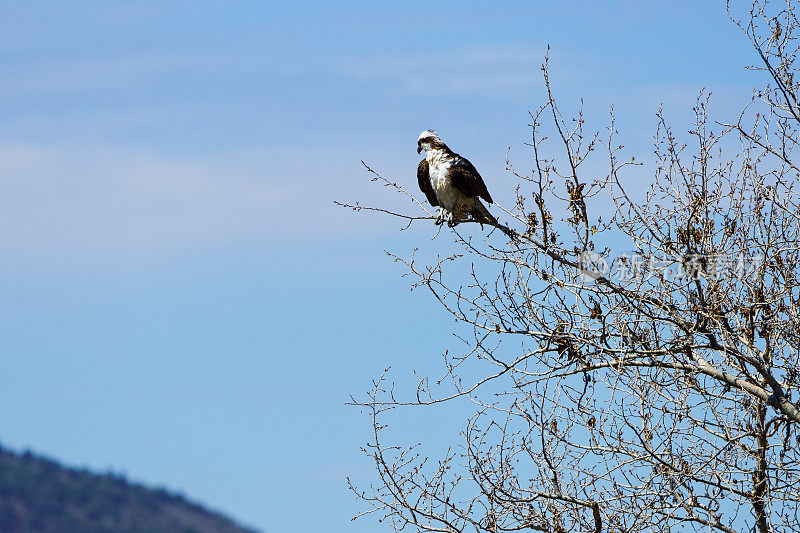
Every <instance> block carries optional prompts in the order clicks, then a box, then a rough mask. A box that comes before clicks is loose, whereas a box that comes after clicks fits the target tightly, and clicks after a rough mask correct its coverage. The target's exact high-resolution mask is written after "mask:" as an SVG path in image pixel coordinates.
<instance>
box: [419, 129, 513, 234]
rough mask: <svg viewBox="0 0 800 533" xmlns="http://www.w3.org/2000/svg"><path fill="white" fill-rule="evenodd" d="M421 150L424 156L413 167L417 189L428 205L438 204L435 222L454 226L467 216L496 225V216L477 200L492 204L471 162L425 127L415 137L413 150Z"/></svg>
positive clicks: (484, 185) (481, 179)
mask: <svg viewBox="0 0 800 533" xmlns="http://www.w3.org/2000/svg"><path fill="white" fill-rule="evenodd" d="M422 150H425V154H426V157H425V159H423V160H422V161H420V162H419V166H418V167H417V181H418V182H419V188H420V189H421V190H422V192H424V193H425V197H426V198H427V199H428V201H429V202H430V203H431V205H432V206H434V207H436V206H439V207H440V209H439V214H438V215H437V216H436V224H442V223H443V222H444V221H445V219H446V220H447V225H448V226H450V227H453V226H455V225H456V224H458V223H459V222H462V221H464V220H468V219H467V215H469V216H470V217H472V220H475V221H477V222H480V223H481V224H483V223H488V224H497V219H496V218H494V217H493V216H492V214H491V213H489V210H488V209H486V206H484V205H483V204H482V203H481V200H480V199H481V198H483V199H484V200H486V201H487V202H489V203H490V204H491V203H492V197H491V196H490V195H489V191H488V190H487V189H486V184H485V183H484V182H483V178H481V175H480V174H478V171H477V170H475V167H474V166H472V163H470V162H469V161H467V160H466V158H464V157H461V156H460V155H458V154H457V153H455V152H453V151H452V150H450V148H448V147H447V145H446V144H444V143H443V142H442V140H441V139H440V138H439V136H438V135H437V134H436V132H435V131H433V130H425V131H423V132H422V133H420V134H419V138H418V139H417V153H420V152H422Z"/></svg>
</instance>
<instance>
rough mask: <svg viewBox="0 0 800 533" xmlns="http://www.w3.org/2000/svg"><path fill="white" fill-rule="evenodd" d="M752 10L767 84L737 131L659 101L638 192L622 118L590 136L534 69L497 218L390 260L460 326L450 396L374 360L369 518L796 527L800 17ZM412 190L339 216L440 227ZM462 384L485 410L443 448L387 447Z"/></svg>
mask: <svg viewBox="0 0 800 533" xmlns="http://www.w3.org/2000/svg"><path fill="white" fill-rule="evenodd" d="M767 4H768V2H766V1H762V0H756V1H755V3H754V4H753V5H752V10H751V11H750V12H749V14H747V15H746V16H744V17H739V18H737V17H736V16H734V15H733V14H732V13H731V10H730V9H729V10H728V13H729V16H730V18H731V21H732V22H733V23H734V24H736V25H738V26H739V27H740V28H741V29H742V31H743V34H744V35H745V36H746V38H748V39H749V40H750V41H751V42H752V44H753V48H754V49H755V51H756V53H757V61H758V66H757V67H753V68H756V69H760V70H763V71H764V72H765V75H766V76H767V78H768V84H767V85H766V86H765V87H764V88H762V89H760V90H757V91H755V92H754V95H753V99H752V101H751V102H749V103H748V104H747V105H746V106H745V107H744V110H743V112H742V113H741V115H740V116H739V117H738V118H737V119H736V120H735V121H734V122H732V123H718V122H713V121H711V120H710V119H709V118H708V116H707V104H708V95H707V94H706V93H702V94H701V95H700V97H699V98H698V99H697V103H696V105H695V107H694V116H695V120H694V123H693V124H692V127H691V130H690V131H689V132H688V134H687V135H685V140H682V138H681V136H680V135H677V134H675V133H673V131H672V129H671V128H670V126H669V125H668V124H667V121H666V120H665V119H664V118H663V114H662V113H661V111H659V113H658V115H657V116H658V127H657V132H656V135H655V137H654V146H655V156H656V157H655V159H656V164H655V167H654V168H653V170H652V175H653V179H652V183H651V185H650V187H649V189H648V190H647V191H646V192H643V193H642V194H641V195H636V194H633V193H632V192H629V191H626V188H625V182H624V180H623V174H625V173H626V167H630V166H632V165H638V163H637V162H635V161H634V160H632V159H623V158H622V156H621V148H622V147H621V146H619V144H618V142H617V141H616V140H615V137H616V135H617V132H616V130H615V126H614V118H613V109H612V112H611V119H610V125H609V126H608V127H607V128H606V129H605V130H602V131H599V132H596V133H593V134H589V133H587V131H586V128H585V124H584V120H583V115H582V112H581V111H580V110H579V111H578V112H577V114H576V116H575V117H574V118H568V117H565V116H564V115H562V113H561V111H560V110H559V106H558V105H557V103H556V100H555V98H554V97H553V95H552V93H551V84H550V79H549V76H548V66H547V61H546V60H545V63H544V65H543V66H542V71H543V74H544V85H545V88H546V90H547V96H548V98H547V101H546V102H545V103H544V105H542V106H541V107H539V108H538V109H537V110H536V111H535V112H533V113H532V114H531V118H532V122H531V124H532V138H531V141H530V143H529V145H530V149H531V150H532V152H533V155H534V161H535V166H534V170H533V171H532V172H531V173H530V175H524V174H520V173H516V172H515V171H514V170H513V169H510V171H511V172H514V174H515V176H517V178H518V180H519V187H518V189H517V195H516V203H515V204H514V205H513V206H512V207H511V208H509V209H503V211H504V212H505V217H506V218H507V219H508V220H509V221H510V222H509V223H508V224H507V225H505V224H503V225H501V224H498V228H499V229H501V230H503V231H486V232H484V233H481V234H480V235H481V237H479V238H476V237H474V236H473V237H472V238H470V237H469V236H468V231H469V230H470V229H472V228H477V226H473V225H469V226H464V225H462V226H457V227H456V228H454V229H453V230H442V231H447V232H450V233H451V234H452V236H453V237H454V239H455V241H456V242H457V243H458V245H459V246H460V248H461V249H460V250H459V251H458V252H457V253H455V254H453V256H451V257H447V258H441V259H440V260H437V261H434V262H433V263H430V264H419V263H418V262H417V261H416V260H415V259H414V258H413V257H412V258H401V257H397V259H398V260H400V261H403V262H404V263H405V265H406V267H407V269H408V272H409V274H411V275H412V277H413V278H414V284H415V286H419V287H425V288H427V289H429V290H430V292H431V293H432V294H433V296H434V298H435V299H436V300H437V301H438V302H439V303H440V304H441V305H442V306H444V308H445V309H446V310H447V311H449V312H450V313H452V315H453V316H454V317H455V318H456V319H457V320H458V321H459V322H461V323H462V324H465V325H467V326H468V328H469V330H471V332H472V333H471V335H470V336H469V337H468V338H464V339H463V340H464V342H465V344H466V348H465V350H464V351H463V353H460V354H453V353H448V354H446V355H445V357H444V364H445V372H446V377H447V379H448V380H449V381H448V383H449V384H448V387H447V388H444V386H443V385H442V386H437V385H436V380H429V379H427V378H422V379H420V382H419V386H418V389H417V390H416V391H406V392H407V393H409V394H407V395H408V396H410V397H411V399H410V400H407V401H406V400H403V399H402V397H403V394H402V393H403V391H395V387H394V384H393V383H391V381H390V380H389V378H388V376H387V375H384V376H382V377H380V378H379V379H377V380H376V381H375V383H374V387H373V389H372V390H371V391H370V392H369V393H368V395H367V397H366V398H362V399H355V398H354V399H353V403H354V404H355V405H358V406H360V407H361V408H362V409H363V410H364V412H365V413H366V414H368V416H369V417H370V419H371V423H372V427H373V430H374V431H373V437H372V440H371V441H370V442H369V443H368V444H367V446H366V447H365V448H364V450H365V452H366V453H367V454H368V455H369V456H370V457H372V458H373V459H374V461H375V465H376V467H377V474H378V477H377V479H376V480H375V481H374V482H373V483H371V484H370V485H369V488H365V487H364V486H361V485H356V484H355V483H353V484H351V485H350V486H351V488H352V490H353V491H354V492H355V494H356V495H357V496H358V497H359V498H360V499H362V500H363V501H364V502H366V504H367V508H366V510H365V511H364V513H362V514H369V513H378V515H379V516H380V517H381V518H382V519H383V520H384V521H386V522H387V523H389V524H390V525H391V526H393V527H394V529H395V530H403V529H406V528H408V529H410V530H414V531H447V532H455V531H489V532H498V531H519V530H535V531H548V532H551V531H552V532H562V531H593V532H598V533H599V532H600V531H609V532H611V531H614V532H622V531H676V530H687V529H688V530H693V529H700V528H705V527H708V528H709V530H712V529H713V530H720V531H725V532H744V531H751V530H757V531H759V532H761V533H766V532H768V531H800V518H799V516H798V504H800V452H798V446H800V433H798V430H797V428H798V422H800V410H799V409H798V408H799V407H800V402H796V401H795V400H796V398H794V399H793V396H797V393H796V390H797V388H798V384H800V376H799V375H798V354H799V353H800V284H798V279H797V276H798V265H800V254H798V250H799V248H800V206H798V200H799V198H798V195H797V193H796V191H795V183H796V181H797V178H798V177H800V168H798V166H797V165H798V161H797V157H796V154H794V151H795V149H796V147H797V146H798V141H799V139H798V132H800V129H799V128H800V107H798V100H797V98H798V93H797V90H798V83H799V82H798V81H796V80H795V73H796V69H795V60H796V58H797V49H798V45H797V38H798V19H797V5H796V2H789V3H788V4H783V5H782V6H781V7H778V8H773V7H772V6H770V5H767ZM590 156H591V157H598V156H601V157H603V159H604V160H605V161H606V162H607V163H606V165H607V167H606V168H607V171H606V173H605V176H603V177H602V178H599V179H591V177H593V176H589V177H587V176H586V175H585V174H584V168H585V167H586V165H587V163H586V161H587V160H588V158H589V157H590ZM640 168H643V167H640ZM369 170H370V171H371V172H372V170H371V169H369ZM373 174H374V179H375V180H379V181H381V182H383V183H384V184H387V185H390V186H392V187H393V188H394V189H396V190H397V191H399V192H400V193H402V194H407V195H409V196H412V195H411V194H410V193H409V192H407V191H406V189H404V188H403V187H401V186H399V185H396V184H393V183H391V182H390V181H388V180H386V179H384V178H382V177H380V176H379V175H378V174H377V173H375V172H373ZM595 175H596V174H595ZM640 196H641V197H640ZM412 197H413V196H412ZM609 203H610V204H611V205H612V206H613V208H612V209H609V208H608V204H609ZM416 205H417V207H418V208H419V209H416V212H413V213H399V212H396V211H391V210H383V209H378V208H373V207H364V206H361V205H350V206H348V207H353V208H355V209H357V210H369V211H380V212H382V213H385V214H386V213H388V214H389V215H392V216H397V217H401V218H403V219H404V220H406V221H407V222H408V223H409V224H411V223H412V222H414V221H420V220H422V221H428V220H432V219H433V215H432V214H431V213H430V212H428V211H427V209H426V208H425V206H424V205H423V204H422V203H421V202H417V203H416ZM604 212H605V213H606V214H605V215H603V213H604ZM563 213H566V216H563V215H562V214H563ZM500 218H503V217H500ZM425 223H427V222H425ZM464 224H466V222H465V223H464ZM465 227H466V228H467V229H466V230H464V229H463V228H465ZM610 243H618V245H616V246H612V245H611V244H610ZM622 247H624V248H625V249H627V250H628V251H629V253H626V254H620V253H618V251H619V250H620V249H622ZM487 370H488V373H487ZM440 381H441V380H440ZM459 398H461V399H464V398H468V399H469V400H471V401H472V402H474V405H476V406H477V408H476V409H475V412H474V415H473V416H471V417H470V418H469V419H468V420H467V421H466V422H465V429H464V431H463V439H462V440H461V441H460V442H459V443H454V445H453V448H452V451H450V452H448V453H446V454H444V455H443V456H442V457H440V458H439V459H438V460H436V461H434V459H432V458H431V457H428V456H426V454H425V451H424V449H423V448H422V447H420V445H419V444H417V445H414V444H411V445H410V446H403V445H397V444H394V443H391V442H387V441H386V439H385V438H384V435H385V433H386V430H385V425H384V424H385V423H386V422H385V420H386V417H387V415H388V412H389V411H392V410H395V409H398V408H405V409H409V408H420V406H433V405H435V404H440V403H442V402H452V401H456V400H457V399H459Z"/></svg>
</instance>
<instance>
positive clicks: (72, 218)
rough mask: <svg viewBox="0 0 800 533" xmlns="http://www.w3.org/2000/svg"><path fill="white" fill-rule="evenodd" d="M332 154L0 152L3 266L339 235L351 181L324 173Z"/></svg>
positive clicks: (12, 148)
mask: <svg viewBox="0 0 800 533" xmlns="http://www.w3.org/2000/svg"><path fill="white" fill-rule="evenodd" d="M326 155H328V154H325V153H324V152H321V153H317V154H314V153H312V152H308V153H305V154H296V153H273V154H258V155H247V154H244V155H243V154H238V155H229V156H224V155H218V156H215V158H213V159H196V160H182V159H177V158H170V157H165V156H161V155H158V154H153V153H149V152H142V151H136V150H131V149H123V148H115V147H110V146H104V145H93V146H26V145H5V146H0V246H2V249H3V251H4V253H3V259H2V262H5V263H6V264H8V263H20V262H22V263H27V262H37V263H38V262H46V263H52V262H54V261H55V262H85V261H90V262H91V261H98V260H100V261H118V260H122V261H141V260H144V261H147V260H148V259H152V258H160V257H162V256H164V255H165V254H167V255H168V254H173V253H176V252H177V253H180V252H182V251H185V250H189V249H192V248H197V247H207V246H214V245H217V244H224V243H229V242H237V241H241V240H246V239H253V238H262V237H269V236H281V237H293V236H302V235H303V234H304V233H308V234H310V233H312V232H313V233H315V234H319V233H320V232H323V233H325V232H337V231H339V230H340V229H343V228H340V227H339V224H340V223H341V222H342V220H344V219H343V218H339V217H340V215H339V211H343V210H338V211H337V210H335V209H334V208H333V207H332V200H333V199H334V197H335V196H336V194H337V193H336V190H337V189H339V190H340V192H343V191H347V190H348V189H350V190H352V185H353V184H352V183H351V182H348V180H346V179H343V177H342V172H341V171H340V172H328V173H325V171H324V169H325V167H326V165H329V164H331V161H330V160H327V161H326ZM334 166H335V167H336V168H342V163H341V162H336V164H335V165H334ZM337 179H339V180H342V182H343V183H340V184H337V183H336V181H335V180H337ZM343 193H344V194H347V193H346V192H343Z"/></svg>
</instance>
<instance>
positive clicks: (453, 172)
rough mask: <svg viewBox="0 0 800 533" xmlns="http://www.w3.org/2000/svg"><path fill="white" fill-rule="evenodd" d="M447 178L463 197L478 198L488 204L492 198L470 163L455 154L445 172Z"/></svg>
mask: <svg viewBox="0 0 800 533" xmlns="http://www.w3.org/2000/svg"><path fill="white" fill-rule="evenodd" d="M447 176H448V177H449V178H450V183H452V184H453V187H455V188H456V189H458V190H459V191H461V192H462V193H463V194H464V195H465V196H470V197H472V196H480V197H481V198H483V199H484V200H486V201H487V202H489V203H490V204H491V203H493V202H492V196H491V195H490V194H489V190H488V189H487V188H486V184H485V183H484V182H483V178H482V177H481V175H480V174H479V173H478V171H477V170H476V169H475V167H474V166H472V163H470V162H469V161H467V160H466V159H465V158H463V157H461V156H460V155H458V154H456V158H455V161H453V163H452V164H451V165H450V168H449V169H448V171H447Z"/></svg>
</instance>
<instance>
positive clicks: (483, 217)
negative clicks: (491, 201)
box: [472, 200, 497, 224]
mask: <svg viewBox="0 0 800 533" xmlns="http://www.w3.org/2000/svg"><path fill="white" fill-rule="evenodd" d="M472 216H473V217H475V220H477V221H478V222H485V223H487V224H497V219H496V218H494V216H493V215H492V214H491V213H490V212H489V210H488V209H486V206H485V205H483V204H482V203H481V201H480V200H478V201H477V202H475V209H473V210H472Z"/></svg>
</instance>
